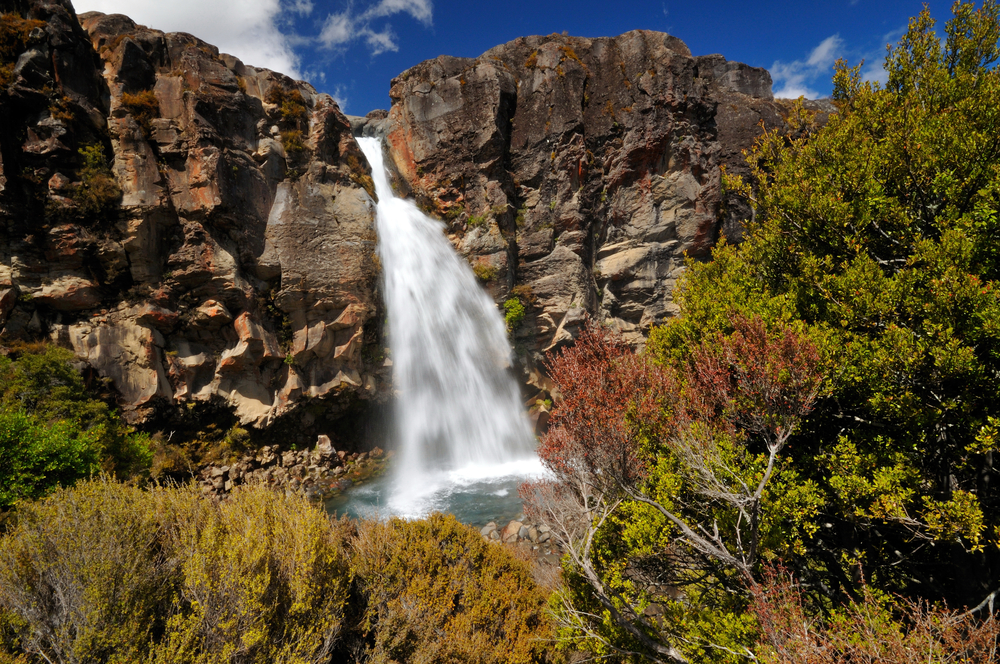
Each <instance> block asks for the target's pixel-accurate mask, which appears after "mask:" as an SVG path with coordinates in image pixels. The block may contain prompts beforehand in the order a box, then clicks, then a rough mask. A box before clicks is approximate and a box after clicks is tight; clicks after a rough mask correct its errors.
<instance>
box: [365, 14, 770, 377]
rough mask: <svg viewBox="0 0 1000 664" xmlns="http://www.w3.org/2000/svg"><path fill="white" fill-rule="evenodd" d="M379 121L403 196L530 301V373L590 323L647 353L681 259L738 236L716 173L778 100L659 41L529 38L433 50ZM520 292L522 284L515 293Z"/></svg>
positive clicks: (499, 294)
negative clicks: (455, 54) (467, 49)
mask: <svg viewBox="0 0 1000 664" xmlns="http://www.w3.org/2000/svg"><path fill="white" fill-rule="evenodd" d="M390 94H391V97H392V102H393V104H392V109H391V111H390V112H389V117H388V119H387V120H386V121H385V123H386V125H385V129H386V131H387V140H388V144H389V152H390V154H391V156H392V161H393V163H394V165H395V168H396V170H397V171H398V174H399V180H400V181H399V182H398V187H399V189H400V190H401V191H403V192H406V193H409V194H411V195H413V196H414V197H415V198H416V200H417V201H418V203H419V204H420V205H422V206H423V207H424V208H425V209H427V210H428V211H430V212H432V213H433V214H435V215H437V216H439V217H440V218H442V219H445V220H446V221H447V222H448V232H449V234H450V237H451V239H452V241H453V243H454V244H455V246H456V248H457V249H458V250H459V251H460V252H461V253H462V254H464V255H465V256H466V257H467V258H468V260H469V261H470V263H473V264H474V265H475V264H485V265H488V266H491V267H492V268H493V269H492V270H490V271H483V272H484V273H495V274H496V275H497V276H496V278H495V279H493V280H491V281H490V282H489V283H488V284H486V286H487V288H489V289H490V291H491V293H492V294H493V296H494V297H495V299H496V300H497V301H498V303H499V302H502V301H503V300H505V299H506V298H508V297H510V296H511V294H512V293H513V294H515V295H516V296H518V297H520V298H521V299H522V301H523V302H524V303H525V304H527V305H529V315H528V316H527V317H526V318H525V321H524V323H523V324H522V325H521V326H520V328H519V329H518V330H516V331H515V344H516V346H517V348H518V349H519V351H520V355H521V359H522V360H523V362H524V368H525V371H526V372H527V376H526V378H527V379H528V380H529V382H531V383H532V384H534V385H536V386H538V387H544V384H545V380H544V377H543V376H542V375H541V372H540V371H539V370H538V369H537V366H538V361H539V359H540V357H541V353H542V352H544V351H546V350H550V349H553V348H556V347H558V346H560V345H561V344H564V343H566V342H569V341H571V340H572V339H573V338H574V337H575V335H576V334H577V332H578V331H579V329H580V327H581V325H582V324H583V322H584V321H585V319H586V315H587V314H589V315H591V316H594V317H596V318H599V319H600V320H602V321H604V322H607V323H609V324H611V325H613V326H615V327H617V328H618V329H620V330H621V331H622V332H623V333H624V334H625V335H626V337H627V338H629V339H630V340H632V341H633V342H634V343H636V344H641V343H642V341H643V339H644V335H645V334H646V333H647V332H648V328H649V327H650V326H651V325H653V324H655V323H661V322H663V321H664V320H665V319H666V318H667V317H669V316H671V315H673V314H674V313H675V312H676V311H677V307H676V305H675V304H674V302H673V299H672V292H673V288H674V286H675V284H676V281H677V278H678V277H679V276H680V274H681V273H682V271H683V269H684V268H683V266H684V257H685V256H693V257H696V258H705V257H707V256H708V255H709V252H710V249H711V247H712V246H713V245H714V244H715V242H716V241H717V240H718V238H719V237H720V235H721V234H723V233H725V234H726V235H728V236H729V237H730V238H731V239H734V240H738V239H739V237H740V234H741V232H742V226H741V221H742V220H743V219H745V218H746V216H747V214H748V210H747V209H745V208H742V207H741V206H740V205H738V204H737V203H736V202H735V201H734V202H732V203H733V204H731V205H727V206H726V210H727V216H726V217H725V218H721V215H720V210H721V209H722V202H723V201H722V197H723V193H722V189H721V183H720V167H721V166H725V167H726V168H728V169H729V170H731V171H733V172H737V173H739V172H742V171H745V167H744V166H743V158H742V154H741V153H742V150H744V149H746V148H748V147H750V145H751V144H752V142H753V140H754V139H755V138H756V137H757V136H758V135H759V133H760V132H761V127H760V124H761V122H763V125H764V126H766V127H783V126H784V117H785V116H786V115H787V112H788V108H789V105H788V104H787V103H785V102H780V101H776V100H774V99H773V98H772V95H771V78H770V75H769V74H768V72H767V71H765V70H763V69H758V68H754V67H749V66H747V65H744V64H740V63H736V62H729V61H727V60H726V59H725V58H724V57H722V56H721V55H709V56H702V57H692V55H691V53H690V51H689V50H688V48H687V46H685V45H684V44H683V42H681V41H680V40H679V39H677V38H676V37H673V36H671V35H667V34H663V33H658V32H651V31H645V30H636V31H633V32H629V33H626V34H623V35H620V36H618V37H614V38H600V39H583V38H576V37H568V36H560V35H550V36H548V37H524V38H520V39H516V40H514V41H512V42H509V43H507V44H504V45H501V46H497V47H496V48H493V49H491V50H489V51H487V52H486V53H484V54H483V55H482V56H480V57H479V58H475V59H460V58H452V57H447V56H442V57H439V58H436V59H434V60H428V61H426V62H423V63H421V64H419V65H417V66H416V67H413V68H411V69H409V70H407V71H405V72H403V73H402V74H401V75H400V76H398V77H397V78H395V79H393V82H392V89H391V93H390ZM515 287H517V288H516V290H515Z"/></svg>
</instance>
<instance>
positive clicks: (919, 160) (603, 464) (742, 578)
mask: <svg viewBox="0 0 1000 664" xmlns="http://www.w3.org/2000/svg"><path fill="white" fill-rule="evenodd" d="M953 13H954V17H953V18H952V19H951V20H950V21H949V22H948V23H947V25H946V26H945V30H944V38H943V39H941V38H939V37H938V35H937V34H936V33H935V31H934V22H933V21H932V19H931V18H930V16H929V14H928V12H927V11H926V10H925V11H924V12H923V13H922V14H921V15H920V16H918V17H917V18H915V19H914V20H913V21H912V22H911V24H910V28H909V31H908V32H907V33H906V35H905V36H904V37H903V38H902V39H901V41H900V42H899V44H897V45H896V46H894V47H892V48H890V50H889V55H888V58H887V70H888V73H889V79H888V83H887V85H886V86H885V87H884V88H882V87H881V86H879V85H878V84H870V83H866V82H863V81H862V80H861V76H860V66H859V67H854V68H851V67H848V66H847V65H846V64H845V63H844V62H840V63H838V65H837V72H836V76H835V80H834V82H835V89H836V103H837V105H838V107H839V113H838V114H836V115H834V116H833V117H832V118H831V120H830V122H829V124H828V125H827V126H826V127H825V128H823V129H822V130H819V131H817V132H814V133H809V132H793V135H792V136H789V135H787V134H781V133H778V132H769V133H766V134H765V135H764V136H763V137H762V139H761V140H760V141H759V143H758V144H757V145H756V146H755V147H754V148H753V149H752V150H751V151H749V153H748V155H747V158H748V162H749V165H750V169H751V177H750V179H749V180H748V181H746V182H744V181H742V180H741V179H739V178H735V177H726V178H725V183H726V186H727V187H728V188H729V189H730V190H732V191H735V192H736V193H737V194H740V195H742V196H745V197H746V198H747V199H748V200H749V202H750V204H751V205H752V206H753V208H754V210H755V212H756V214H755V218H754V221H753V222H751V223H749V224H748V227H747V232H746V236H745V240H744V242H743V243H742V244H741V245H740V246H731V245H726V244H722V245H720V246H719V247H717V249H716V250H715V252H714V254H713V260H712V261H711V262H709V263H705V264H697V263H694V262H692V263H690V266H689V267H690V269H689V272H688V275H687V277H686V280H685V283H684V284H683V286H682V288H681V290H680V291H679V300H680V303H681V308H682V315H681V316H680V317H678V318H677V319H675V320H674V321H672V322H671V323H669V324H667V325H665V326H663V327H661V328H659V329H656V330H654V331H653V333H652V335H651V337H650V340H649V344H648V346H647V353H646V358H645V359H646V360H647V361H646V362H643V361H642V359H643V358H636V357H634V356H632V355H630V354H629V353H628V352H627V350H625V349H623V348H621V347H620V344H619V342H616V341H613V340H612V341H609V340H607V339H601V338H599V337H598V338H595V337H593V336H588V335H584V336H583V337H582V338H581V339H580V341H579V342H578V346H579V348H578V349H574V350H573V351H572V352H571V353H570V354H569V355H565V354H564V355H562V356H560V357H558V358H556V359H555V360H554V361H553V364H552V370H553V378H554V380H555V382H556V385H557V387H558V388H559V390H560V392H561V393H562V396H563V400H562V402H561V403H558V404H557V409H556V411H555V413H554V415H553V420H552V422H553V424H554V427H553V429H552V431H551V432H550V433H549V434H548V436H547V437H546V439H545V440H544V441H543V444H542V446H541V454H542V456H543V459H544V460H545V463H546V465H548V466H549V467H550V468H551V469H552V470H553V472H554V474H555V481H554V482H551V483H548V484H541V485H535V486H534V487H528V488H527V489H526V498H528V499H529V500H530V501H531V502H533V509H534V510H535V513H536V514H538V515H539V516H540V517H541V518H543V519H545V520H547V521H548V522H550V523H552V524H553V527H554V532H556V533H557V534H558V535H559V537H560V538H561V539H562V540H563V541H564V542H565V543H566V544H567V546H568V551H569V554H568V557H567V560H566V565H565V568H564V572H565V576H566V587H565V589H564V591H563V592H562V593H560V594H559V595H558V597H557V600H556V610H557V614H558V615H559V617H560V621H561V627H562V631H561V636H562V637H563V639H564V642H565V643H569V644H574V645H577V646H580V647H583V648H586V649H589V650H592V651H594V652H595V653H597V654H598V655H603V656H609V657H612V658H616V659H619V660H633V659H634V660H642V659H657V660H661V661H681V660H687V661H733V662H736V661H745V660H746V659H747V658H750V657H756V656H757V654H755V653H754V652H753V650H754V649H755V648H756V646H755V645H754V644H755V641H756V638H757V637H756V636H755V634H756V633H758V632H759V630H761V629H762V625H761V624H760V619H759V616H757V615H755V614H753V613H751V612H750V611H749V609H750V608H751V607H752V601H751V598H752V597H753V593H754V588H756V587H758V586H759V584H760V583H761V574H762V573H763V571H764V569H766V563H768V561H772V560H776V559H778V560H781V561H783V563H784V564H785V565H787V566H788V567H789V568H790V569H792V570H793V571H794V573H795V574H796V575H797V576H798V577H799V578H801V579H803V584H804V586H803V587H804V588H806V589H807V594H808V596H809V597H808V602H807V605H806V606H808V611H809V612H810V613H811V614H812V615H816V616H819V617H822V616H833V615H846V614H837V611H842V609H838V607H844V606H852V605H853V606H855V607H864V606H868V605H869V604H871V602H869V601H868V600H869V598H870V597H875V598H876V599H877V600H878V601H877V602H875V604H873V606H875V605H878V606H884V602H883V599H882V598H883V597H885V593H900V594H901V595H902V597H903V598H904V599H903V600H901V601H902V604H900V605H899V606H902V607H903V608H899V606H897V608H896V609H894V610H893V611H897V613H893V612H892V611H890V613H891V614H892V616H895V617H898V616H900V615H903V616H904V618H905V619H904V620H903V621H902V622H895V623H893V624H894V625H895V627H893V628H892V629H897V627H898V629H897V631H898V632H900V633H901V634H905V633H907V632H906V629H905V625H906V624H911V625H912V624H918V623H919V624H925V626H926V622H927V621H928V620H930V621H933V620H937V619H938V617H940V616H941V615H944V614H934V615H933V616H932V617H930V618H928V617H927V616H928V615H930V614H926V613H925V614H921V613H920V611H918V610H917V608H916V607H919V606H922V605H920V604H919V602H920V601H921V598H923V599H927V600H932V601H941V600H945V601H946V602H947V603H948V604H950V605H951V606H958V607H961V606H973V607H974V609H973V613H972V614H970V615H969V616H966V617H967V618H968V617H970V616H971V617H978V616H981V615H982V614H984V613H988V611H987V609H989V610H992V604H990V603H989V602H987V601H984V600H983V598H984V597H995V595H996V591H997V590H998V585H1000V510H998V509H997V508H998V507H1000V505H998V500H1000V494H998V492H997V479H998V478H997V477H996V472H995V470H994V456H995V454H996V452H997V451H998V444H1000V414H998V412H997V406H996V404H997V403H1000V401H998V396H1000V395H998V380H997V377H998V376H1000V366H998V360H1000V343H998V342H1000V336H998V335H1000V300H998V296H997V285H998V284H996V283H994V282H995V281H996V280H997V278H998V275H1000V251H998V250H997V244H996V240H995V238H996V236H997V231H998V230H1000V229H998V208H1000V205H998V203H1000V198H998V194H1000V139H998V136H1000V106H998V105H997V104H996V99H997V98H998V92H1000V71H998V69H997V68H996V66H995V64H996V61H997V59H998V56H1000V48H998V37H1000V21H998V13H1000V12H998V7H997V4H996V3H995V2H992V1H988V2H985V3H983V5H982V6H981V7H980V8H979V9H976V8H975V7H974V6H973V5H971V4H964V3H956V4H955V6H954V7H953ZM806 115H807V114H805V112H804V111H802V110H801V108H800V109H798V111H797V113H795V114H793V124H794V123H796V122H804V121H807V120H808V118H807V117H806ZM819 376H823V377H824V379H823V381H822V384H820V383H818V377H819ZM630 388H631V389H630ZM879 602H882V603H881V604H879ZM907 602H910V604H907ZM906 607H909V609H907V608H906ZM858 610H861V609H858ZM865 610H867V609H865ZM873 610H874V609H873ZM880 610H881V609H880ZM921 610H923V609H921ZM885 615H890V614H889V613H887V614H885ZM921 616H923V617H921ZM894 619H895V618H894ZM925 619H926V620H925ZM943 619H944V618H942V620H943ZM922 620H923V621H924V623H920V621H922ZM907 621H909V623H907ZM830 624H833V623H830ZM858 624H860V623H858ZM962 629H965V628H964V627H963V628H962ZM970 629H971V628H970ZM846 633H847V632H846V631H845V632H843V634H846ZM916 633H917V634H920V633H923V634H925V635H926V634H927V633H928V632H927V631H926V630H924V632H920V631H919V630H917V632H916ZM955 633H957V632H953V633H952V636H945V635H944V632H940V633H938V635H937V636H935V637H934V638H939V640H940V641H941V642H949V641H948V639H953V636H954V634H955ZM830 634H832V633H830ZM830 634H828V636H829V635H830ZM886 634H888V632H887V633H886ZM831 638H832V636H831ZM872 638H874V639H876V640H878V638H881V637H878V636H877V635H874V633H873V636H872ZM893 638H895V637H892V638H890V637H889V636H886V637H885V641H884V643H885V644H890V645H891V644H893V643H898V642H899V641H898V640H897V641H893ZM758 650H759V648H758ZM760 652H764V651H763V650H760ZM859 652H860V651H859ZM852 656H853V655H852ZM790 661H800V660H790ZM801 661H809V660H801ZM818 661H821V660H818ZM859 661H860V660H859ZM865 661H867V660H865ZM873 661H874V660H873ZM885 661H893V660H885Z"/></svg>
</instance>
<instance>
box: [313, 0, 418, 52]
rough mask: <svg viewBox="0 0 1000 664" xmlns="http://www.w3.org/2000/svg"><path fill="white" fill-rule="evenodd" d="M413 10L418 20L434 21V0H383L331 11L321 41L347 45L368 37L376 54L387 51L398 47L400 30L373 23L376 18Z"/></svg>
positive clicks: (324, 44) (342, 46) (325, 43)
mask: <svg viewBox="0 0 1000 664" xmlns="http://www.w3.org/2000/svg"><path fill="white" fill-rule="evenodd" d="M396 14H409V15H410V16H411V17H412V18H414V19H415V20H417V21H419V22H421V23H423V24H424V25H427V26H430V25H431V24H432V23H433V15H434V6H433V3H432V2H431V0H379V2H376V3H375V4H373V5H371V6H369V7H368V8H367V9H365V10H364V11H362V12H360V13H354V11H353V7H352V6H348V8H347V9H346V10H344V11H343V12H340V13H337V14H329V15H328V16H327V17H326V20H325V21H324V22H323V29H322V31H321V32H320V35H319V42H320V44H321V45H322V46H324V47H325V48H330V49H337V48H346V47H347V46H348V44H350V43H351V42H353V41H364V42H365V44H367V46H368V50H369V51H370V52H371V54H372V55H373V56H375V55H378V54H380V53H385V52H387V51H398V50H399V44H398V42H397V41H396V33H395V31H393V29H392V26H391V25H385V26H383V27H382V28H381V29H380V30H377V29H375V28H373V27H372V22H373V21H375V20H377V19H381V18H389V17H392V16H395V15H396Z"/></svg>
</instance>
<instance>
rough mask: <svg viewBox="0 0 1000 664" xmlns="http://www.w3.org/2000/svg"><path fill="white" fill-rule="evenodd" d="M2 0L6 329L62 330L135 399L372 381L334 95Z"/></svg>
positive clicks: (244, 399)
mask: <svg viewBox="0 0 1000 664" xmlns="http://www.w3.org/2000/svg"><path fill="white" fill-rule="evenodd" d="M2 5H3V11H4V12H15V13H16V14H17V15H18V16H21V17H23V18H22V19H21V22H20V23H18V24H17V25H18V26H22V28H20V29H21V32H20V33H17V34H14V35H13V36H11V35H6V36H5V37H10V38H11V39H8V41H7V42H5V43H8V42H12V43H14V44H15V48H14V49H13V50H15V51H18V53H16V54H14V55H13V56H10V57H8V56H9V54H8V55H7V56H5V57H8V59H9V60H10V61H9V62H7V61H5V62H2V63H0V66H3V67H5V69H3V71H0V81H3V80H5V79H3V76H2V74H3V72H6V73H7V79H6V82H5V83H4V87H3V89H2V90H0V120H2V121H3V123H4V126H6V127H14V128H20V129H19V130H16V131H4V132H2V133H0V155H2V171H0V172H2V178H0V328H3V336H4V337H12V336H18V335H32V336H39V335H41V336H49V337H51V338H53V339H55V340H57V341H58V342H60V343H62V344H65V345H67V346H69V347H70V348H72V349H73V350H74V351H76V353H77V354H78V355H79V356H80V357H81V358H83V359H85V360H87V361H88V362H89V363H90V364H91V365H92V366H93V367H94V368H96V369H97V370H98V371H99V372H100V373H101V374H103V375H104V376H107V377H109V378H111V379H112V380H113V382H114V384H115V386H116V387H117V389H118V391H119V393H120V394H121V399H122V406H123V407H124V409H125V411H126V412H127V413H128V414H129V416H130V417H131V418H132V419H133V420H141V419H143V418H146V417H149V416H151V415H153V414H156V413H157V412H159V411H164V410H167V411H169V410H171V409H174V410H176V409H178V407H180V406H185V407H190V406H192V405H195V404H198V403H207V402H214V403H215V404H224V405H225V406H226V407H227V408H228V409H229V410H230V411H231V412H232V413H234V414H235V416H236V417H237V418H238V419H239V420H240V421H241V422H243V423H250V424H253V425H256V426H263V425H265V424H267V423H268V422H271V421H273V420H274V418H276V417H279V416H281V415H283V414H285V413H289V412H292V411H295V410H296V408H297V406H298V405H299V404H301V403H303V402H305V401H309V400H315V399H323V400H325V401H324V404H325V406H326V407H327V410H329V411H332V412H339V411H344V410H346V409H348V408H351V407H353V406H356V405H357V404H358V403H359V398H360V399H369V398H372V397H375V396H377V395H378V394H379V392H380V390H381V391H384V390H385V385H384V383H385V378H386V376H385V375H384V374H382V373H380V372H381V366H380V365H379V364H378V363H377V362H375V361H374V360H372V359H370V358H374V357H381V356H382V352H381V347H380V340H379V338H378V337H379V333H380V326H379V325H377V324H374V322H375V321H380V317H378V316H376V310H377V308H378V296H377V284H378V278H377V277H378V275H377V272H376V268H375V265H376V263H375V261H374V260H373V252H374V248H375V242H376V235H375V227H374V214H373V210H374V205H373V198H372V197H373V191H372V186H371V179H370V171H369V170H368V166H367V164H366V162H365V159H364V156H363V155H362V153H361V152H360V150H359V149H358V147H357V145H356V143H355V141H354V140H353V137H352V133H351V127H350V123H349V122H348V120H347V118H346V117H345V116H344V115H343V114H342V113H341V112H340V109H339V108H338V107H337V105H336V103H335V102H334V101H333V100H332V99H331V98H330V97H329V96H327V95H321V94H317V93H316V92H315V90H314V89H313V88H312V87H310V86H309V85H308V84H305V83H302V82H298V81H293V80H291V79H289V78H288V77H285V76H283V75H281V74H277V73H275V72H271V71H267V70H263V69H255V68H253V67H249V66H246V65H244V64H243V63H241V62H240V61H239V60H237V59H236V58H234V57H232V56H228V55H225V54H220V53H219V52H218V50H217V49H216V48H215V47H213V46H211V45H209V44H206V43H204V42H202V41H200V40H198V39H196V38H194V37H192V36H190V35H187V34H165V33H162V32H159V31H156V30H150V29H147V28H145V27H142V26H138V25H136V24H135V23H133V22H132V21H131V20H130V19H128V18H126V17H124V16H120V15H103V14H98V13H88V14H83V15H81V16H79V17H77V16H76V15H75V14H74V11H73V9H72V6H71V5H70V4H69V2H68V0H31V1H18V2H13V1H11V0H5V1H4V2H3V3H2ZM18 39H20V42H18ZM366 349H367V351H366Z"/></svg>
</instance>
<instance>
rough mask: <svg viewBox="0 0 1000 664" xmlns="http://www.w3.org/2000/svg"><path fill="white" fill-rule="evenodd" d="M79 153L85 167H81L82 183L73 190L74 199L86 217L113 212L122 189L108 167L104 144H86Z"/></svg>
mask: <svg viewBox="0 0 1000 664" xmlns="http://www.w3.org/2000/svg"><path fill="white" fill-rule="evenodd" d="M79 153H80V156H81V157H82V158H83V167H82V168H81V169H80V184H79V185H77V187H76V188H75V190H74V191H73V200H74V201H76V204H77V206H79V208H80V212H81V213H83V215H84V216H86V217H99V216H104V215H108V214H111V213H113V212H114V210H115V208H117V206H118V201H120V200H121V197H122V191H121V189H120V188H119V187H118V182H117V181H116V180H115V176H114V174H113V173H112V172H111V169H110V168H108V162H107V159H106V158H105V156H104V146H102V145H101V144H100V143H94V144H91V145H85V146H84V147H82V148H80V150H79Z"/></svg>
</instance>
